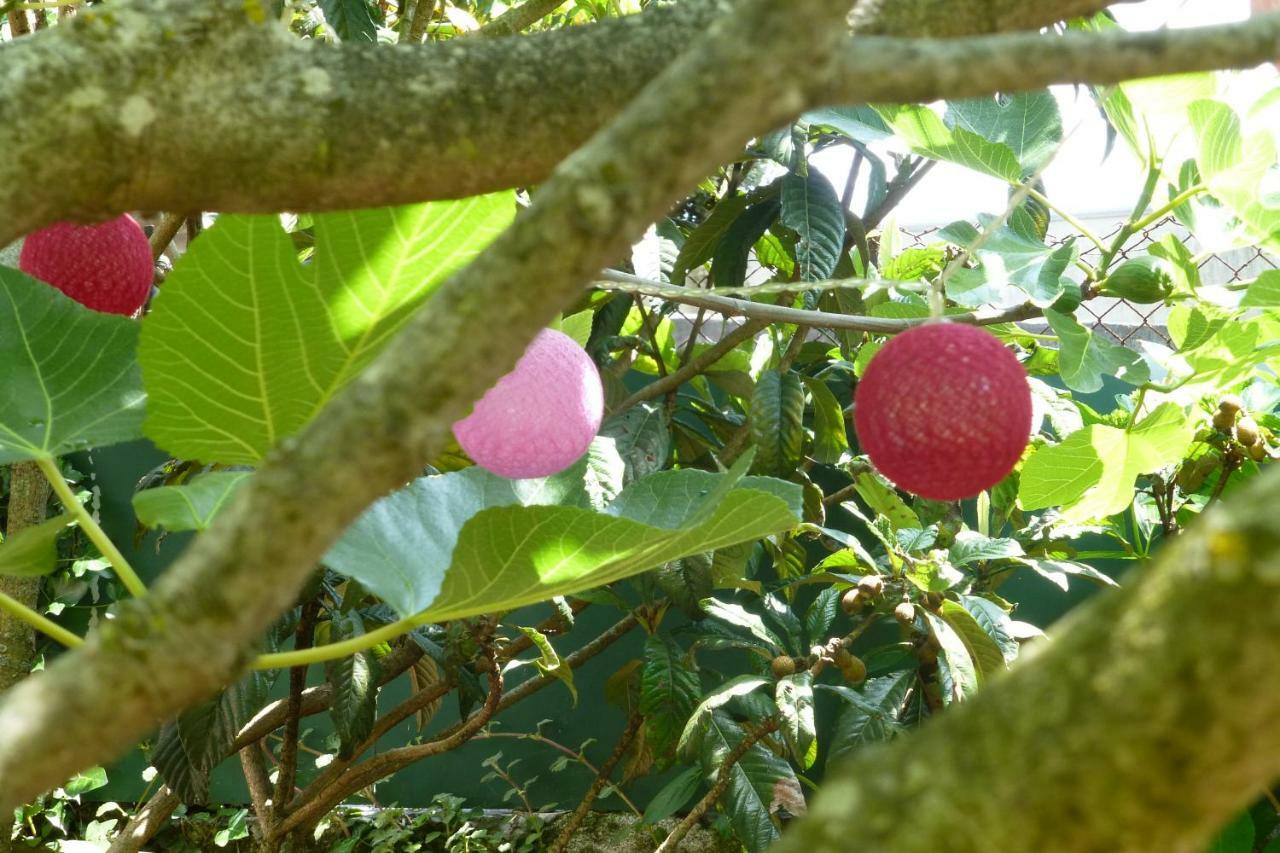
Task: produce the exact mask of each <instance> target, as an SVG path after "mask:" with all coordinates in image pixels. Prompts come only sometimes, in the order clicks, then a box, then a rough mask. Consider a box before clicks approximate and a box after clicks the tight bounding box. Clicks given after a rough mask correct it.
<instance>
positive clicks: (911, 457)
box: [854, 323, 1031, 501]
mask: <svg viewBox="0 0 1280 853" xmlns="http://www.w3.org/2000/svg"><path fill="white" fill-rule="evenodd" d="M854 425H855V427H856V429H857V432H858V441H859V442H860V443H861V445H862V449H863V450H864V451H865V452H866V454H867V455H868V456H869V457H870V458H871V462H872V464H873V465H875V467H876V469H877V470H879V471H880V473H882V474H884V475H885V476H886V477H888V478H889V479H890V480H892V481H893V482H894V483H895V484H896V485H897V486H899V487H900V488H902V489H905V490H906V491H908V492H913V493H915V494H917V495H920V496H921V497H925V498H931V499H933V500H942V501H952V500H959V499H961V498H968V497H973V496H974V495H976V494H978V493H979V492H981V491H982V490H984V489H989V488H991V487H992V486H994V485H995V484H996V483H998V482H1000V481H1001V480H1002V479H1004V477H1005V476H1006V475H1007V474H1008V473H1009V472H1010V471H1012V470H1013V466H1014V465H1016V464H1017V463H1018V459H1019V458H1021V456H1022V451H1023V450H1024V449H1026V446H1027V441H1028V439H1029V436H1030V432H1031V388H1030V386H1029V385H1028V384H1027V374H1026V371H1025V370H1023V368H1022V365H1021V364H1020V363H1019V362H1018V359H1017V358H1016V357H1015V356H1014V354H1013V353H1011V352H1010V351H1009V350H1008V349H1006V348H1005V346H1004V345H1003V344H1001V343H1000V341H999V340H997V339H996V338H995V337H993V336H992V335H991V334H989V333H988V332H985V331H983V330H981V329H978V328H975V327H973V326H965V325H961V324H958V323H930V324H927V325H924V326H919V327H917V328H914V329H911V330H910V331H907V332H903V333H902V334H900V335H898V336H897V337H895V338H894V339H893V340H891V341H889V343H887V344H885V346H884V348H883V349H881V350H880V351H879V352H878V353H876V354H875V356H874V357H873V358H872V359H871V362H870V363H869V364H868V365H867V370H866V373H864V374H863V376H862V380H861V381H860V382H859V383H858V387H857V392H856V394H855V396H854Z"/></svg>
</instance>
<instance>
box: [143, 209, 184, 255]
mask: <svg viewBox="0 0 1280 853" xmlns="http://www.w3.org/2000/svg"><path fill="white" fill-rule="evenodd" d="M186 221H187V215H186V214H185V213H166V214H164V216H161V217H160V221H159V222H158V223H156V227H155V229H154V230H153V231H152V232H151V257H152V259H153V260H157V261H158V260H160V256H161V255H163V254H164V250H165V249H167V248H169V244H170V243H172V242H173V238H174V237H176V236H178V232H179V231H181V230H182V226H183V223H185V222H186Z"/></svg>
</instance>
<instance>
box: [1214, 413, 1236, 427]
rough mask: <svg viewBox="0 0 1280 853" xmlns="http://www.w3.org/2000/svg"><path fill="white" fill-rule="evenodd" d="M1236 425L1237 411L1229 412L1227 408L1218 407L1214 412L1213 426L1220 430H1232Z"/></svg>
mask: <svg viewBox="0 0 1280 853" xmlns="http://www.w3.org/2000/svg"><path fill="white" fill-rule="evenodd" d="M1235 425H1236V413H1235V412H1228V411H1226V410H1225V409H1218V411H1216V412H1214V413H1213V428H1214V429H1216V430H1218V431H1220V432H1231V428H1232V427H1233V426H1235Z"/></svg>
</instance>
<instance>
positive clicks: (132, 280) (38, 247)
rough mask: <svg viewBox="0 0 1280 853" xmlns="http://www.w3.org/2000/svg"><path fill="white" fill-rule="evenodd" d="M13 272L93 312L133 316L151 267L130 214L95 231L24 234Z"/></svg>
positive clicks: (55, 228)
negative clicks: (55, 291) (48, 285)
mask: <svg viewBox="0 0 1280 853" xmlns="http://www.w3.org/2000/svg"><path fill="white" fill-rule="evenodd" d="M18 268H19V269H21V270H22V271H23V272H25V273H26V274H27V275H29V276H31V277H32V278H38V279H40V280H41V281H43V282H45V283H47V284H51V285H53V286H54V287H56V288H58V290H61V291H62V292H63V293H65V294H66V295H67V296H70V297H71V298H72V299H74V300H75V301H76V302H79V303H80V304H81V305H83V306H85V307H86V308H92V309H93V310H94V311H103V312H105V313H108V314H123V315H125V316H126V317H128V316H132V315H133V314H136V313H137V312H138V309H140V308H141V307H142V306H143V305H144V304H145V303H146V301H147V297H148V296H149V295H150V294H151V279H152V278H153V277H154V275H155V267H154V264H153V262H152V259H151V245H150V243H148V242H147V235H146V234H144V233H143V231H142V226H140V225H139V224H138V223H137V221H136V220H135V219H134V218H133V217H132V216H130V215H129V214H127V213H126V214H123V215H121V216H118V217H116V218H115V219H112V220H111V221H109V222H103V223H100V224H98V225H76V224H74V223H70V222H59V223H56V224H54V225H50V226H49V227H48V228H43V229H41V230H39V231H36V232H35V233H33V234H28V235H27V237H26V239H25V240H24V241H23V243H22V254H21V256H20V257H19V259H18Z"/></svg>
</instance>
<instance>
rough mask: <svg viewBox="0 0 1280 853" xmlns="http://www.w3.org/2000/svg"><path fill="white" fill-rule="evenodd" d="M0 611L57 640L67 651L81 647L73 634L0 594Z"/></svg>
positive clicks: (80, 642) (79, 641) (19, 602)
mask: <svg viewBox="0 0 1280 853" xmlns="http://www.w3.org/2000/svg"><path fill="white" fill-rule="evenodd" d="M0 610H3V611H4V612H5V613H8V614H9V615H10V616H12V617H14V618H15V619H20V620H22V621H23V622H25V623H27V624H28V625H30V626H31V627H32V628H34V629H36V630H37V631H39V632H40V633H42V634H46V635H48V636H49V637H52V638H53V639H55V640H57V641H58V642H59V643H61V644H62V645H64V646H66V647H67V648H68V649H74V648H75V647H76V646H79V645H82V644H83V643H84V640H83V639H81V638H80V637H78V636H76V635H75V634H73V633H71V632H70V631H68V630H67V629H66V628H63V627H62V626H61V625H59V624H57V623H56V622H54V621H53V620H51V619H49V618H47V617H45V616H42V615H41V614H39V613H37V612H35V611H34V610H32V609H31V608H30V607H27V606H26V605H25V604H23V603H22V602H21V601H18V600H17V599H16V598H13V597H11V596H9V595H6V594H5V593H3V592H0Z"/></svg>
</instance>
